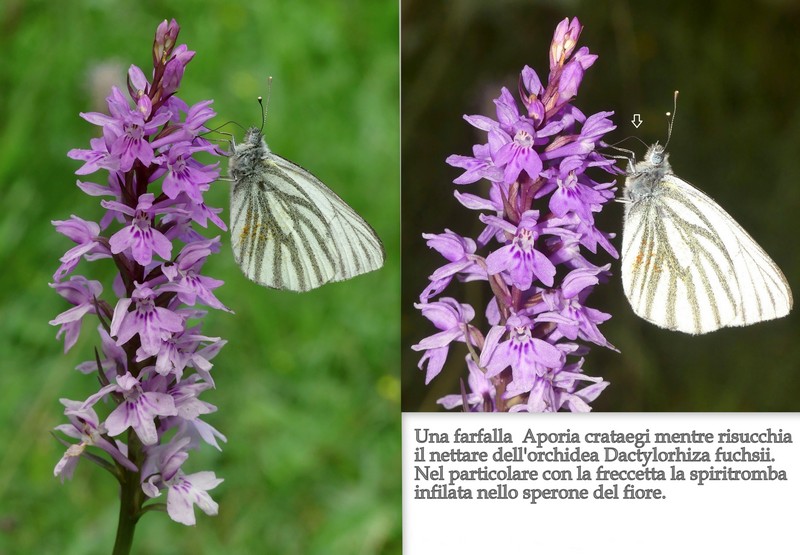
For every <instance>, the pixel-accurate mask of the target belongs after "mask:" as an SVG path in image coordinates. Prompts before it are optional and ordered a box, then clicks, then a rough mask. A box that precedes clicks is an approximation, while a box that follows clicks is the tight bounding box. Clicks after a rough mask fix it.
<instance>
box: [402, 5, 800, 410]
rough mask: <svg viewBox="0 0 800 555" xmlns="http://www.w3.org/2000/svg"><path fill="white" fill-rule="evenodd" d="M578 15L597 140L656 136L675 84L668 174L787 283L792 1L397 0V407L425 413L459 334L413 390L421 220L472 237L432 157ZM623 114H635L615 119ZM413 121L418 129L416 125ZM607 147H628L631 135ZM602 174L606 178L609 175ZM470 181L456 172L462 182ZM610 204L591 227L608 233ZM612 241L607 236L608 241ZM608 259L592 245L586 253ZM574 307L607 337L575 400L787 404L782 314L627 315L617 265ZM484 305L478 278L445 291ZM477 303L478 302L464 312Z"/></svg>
mask: <svg viewBox="0 0 800 555" xmlns="http://www.w3.org/2000/svg"><path fill="white" fill-rule="evenodd" d="M567 16H569V17H573V16H578V18H579V19H580V21H581V22H582V23H583V25H584V30H583V34H582V35H581V38H580V45H582V46H588V47H589V49H590V51H591V52H593V53H595V54H599V56H600V57H599V59H598V60H597V61H596V62H595V64H594V66H592V67H591V68H590V69H589V70H587V72H586V75H585V77H584V80H583V84H582V86H581V89H580V91H579V95H578V98H577V100H576V105H577V106H578V107H579V108H580V109H581V110H582V111H583V112H584V113H585V114H587V115H588V114H591V113H594V112H597V111H600V110H614V111H615V112H616V116H615V117H614V119H615V122H616V124H617V129H616V130H615V131H614V132H613V133H611V134H610V135H609V136H608V137H607V140H608V141H609V142H616V141H619V140H621V139H623V138H626V137H630V136H637V137H640V138H641V139H643V140H644V141H646V142H647V143H648V144H650V143H653V142H655V141H656V140H660V141H661V142H662V144H663V141H664V139H665V138H666V127H667V125H666V118H665V116H664V113H665V112H666V111H668V110H671V109H672V92H673V91H674V90H675V89H678V90H680V92H681V94H680V99H679V102H678V111H677V118H676V120H675V129H674V132H673V135H672V141H671V142H670V145H669V151H670V153H671V158H670V162H671V163H672V167H673V169H674V170H675V172H676V173H677V174H678V175H679V176H681V177H683V178H684V179H686V180H688V181H689V182H691V183H692V184H694V185H695V186H697V187H699V188H701V189H703V190H704V191H706V192H707V193H708V194H710V195H711V196H712V197H713V198H715V199H716V200H717V201H718V202H719V203H720V204H721V205H722V206H723V207H724V208H725V209H726V210H727V211H728V212H730V214H731V215H732V216H733V217H734V218H736V219H737V220H738V221H739V222H740V223H741V224H742V226H743V227H744V228H745V229H746V230H748V231H749V232H750V233H751V234H752V235H753V237H754V238H755V239H756V241H758V243H759V244H761V246H762V247H764V249H765V250H766V251H767V252H768V253H769V254H770V256H772V257H773V259H774V260H775V261H776V262H777V263H778V265H779V266H780V267H781V268H782V269H783V271H784V273H785V274H786V277H787V279H788V280H789V283H790V285H791V287H792V289H793V290H794V293H795V296H797V295H798V294H800V279H798V278H799V277H800V256H798V252H797V251H798V247H797V239H796V236H797V231H796V230H797V228H796V225H797V214H798V209H800V165H798V163H797V162H798V156H800V108H799V107H798V106H800V103H798V101H797V91H798V87H799V86H800V35H798V33H797V29H798V28H800V4H798V3H797V2H790V1H781V0H769V1H767V0H761V1H752V2H727V1H721V0H716V1H710V2H694V1H688V0H682V1H676V2H667V3H665V2H631V1H625V0H611V1H608V2H592V1H578V0H574V1H547V2H541V1H540V2H533V1H522V0H505V1H503V2H482V1H479V0H465V1H461V2H457V3H450V2H429V1H426V0H407V1H404V2H403V6H402V13H401V19H402V22H403V23H402V31H401V34H402V61H401V63H402V80H401V88H402V91H403V94H402V127H403V140H402V172H403V205H402V209H403V260H404V261H413V263H412V262H408V263H404V264H403V279H402V283H403V292H402V314H403V316H402V318H403V323H402V326H401V327H402V345H403V351H402V352H403V354H402V359H403V361H402V365H403V405H402V406H403V410H410V411H413V410H439V408H438V405H436V404H435V401H436V399H437V398H439V397H441V396H443V395H445V394H449V393H457V392H458V391H459V386H458V380H459V378H460V377H462V376H465V375H466V371H465V369H464V363H463V355H464V354H465V353H466V351H465V350H464V348H463V346H459V347H458V348H455V349H453V350H451V355H450V357H449V358H448V365H447V366H446V367H445V369H444V371H443V372H442V374H440V375H439V377H437V378H436V379H435V380H434V381H433V382H432V383H431V385H430V386H429V387H425V386H424V383H423V382H424V373H423V372H421V371H419V370H418V369H417V367H416V365H417V362H418V360H419V353H416V352H413V351H411V350H410V349H409V346H410V345H412V344H413V343H416V342H418V341H419V340H420V339H421V338H423V337H425V336H427V335H430V334H431V333H432V332H433V331H434V328H433V326H432V325H431V324H430V323H429V322H428V320H426V319H425V318H423V317H422V316H421V315H420V314H419V312H417V311H416V310H415V309H414V308H413V306H412V304H413V303H414V302H415V300H416V299H417V298H418V295H419V293H420V292H421V291H422V289H423V288H424V287H425V285H426V284H427V279H426V278H427V276H428V275H430V274H431V273H432V272H433V270H434V269H435V268H437V267H439V266H440V265H441V264H442V258H441V257H440V256H439V255H438V253H436V252H435V251H432V250H429V249H428V248H427V246H426V245H425V242H424V240H423V239H422V238H421V237H420V234H421V233H422V232H431V233H439V232H441V231H442V230H443V229H444V228H445V227H447V228H450V229H452V230H454V231H456V232H459V233H462V234H466V235H471V236H473V237H475V236H476V235H477V231H478V230H479V229H480V227H479V226H480V225H481V224H479V222H478V221H477V217H476V213H475V212H472V211H469V210H467V209H465V208H463V207H462V206H461V205H460V204H459V203H458V202H457V201H456V200H455V199H454V198H453V196H452V191H453V189H454V187H455V186H454V185H453V184H452V180H453V179H454V178H455V177H456V176H458V175H460V174H461V170H459V169H456V168H452V167H450V166H448V165H447V164H446V163H445V161H444V160H445V158H446V157H447V156H448V155H450V154H453V153H457V154H469V153H470V152H471V146H472V144H474V143H476V142H481V143H482V142H485V134H484V133H481V132H479V131H478V130H476V129H474V128H472V127H471V126H470V125H469V124H467V123H466V122H465V121H464V120H463V119H462V114H487V115H490V116H492V117H494V114H495V111H494V105H493V104H492V102H491V101H492V99H493V98H496V97H497V96H498V95H499V91H500V87H501V86H506V87H508V88H509V89H510V90H511V91H512V92H515V91H516V90H517V82H518V76H519V72H520V70H521V69H522V68H523V66H524V65H525V64H528V65H530V66H531V67H533V68H534V69H535V70H536V71H537V72H538V74H539V76H540V77H541V78H542V80H545V79H546V78H547V72H548V49H549V44H550V40H551V38H552V35H553V31H554V29H555V27H556V25H557V24H558V22H559V21H560V20H562V19H563V18H564V17H567ZM637 112H638V113H640V114H641V116H642V119H643V120H644V124H643V125H642V126H641V127H640V128H639V129H636V128H634V127H633V125H632V124H631V123H630V120H631V117H632V115H633V114H634V113H637ZM420 131H422V132H420ZM621 146H624V147H627V148H631V149H634V150H635V151H636V152H637V153H638V155H639V156H640V157H641V156H642V154H643V153H644V147H643V146H642V145H641V144H640V143H639V142H638V141H635V140H628V141H626V142H625V143H623V144H622V145H621ZM621 184H622V181H621V180H620V182H619V185H620V186H621ZM481 187H483V186H482V185H478V184H476V185H474V186H462V187H461V190H463V191H471V192H477V191H478V190H480V188H481ZM622 211H623V207H622V205H620V204H618V203H614V204H611V205H608V206H607V207H606V208H605V210H604V211H603V214H602V218H601V219H600V220H599V222H598V227H599V228H600V229H603V230H605V231H610V232H615V233H617V234H619V233H620V232H621V230H622ZM614 243H615V245H617V247H619V245H620V237H619V235H618V236H617V238H616V239H615V240H614ZM593 259H594V260H595V261H596V262H597V263H598V264H604V263H606V262H611V259H610V258H609V257H608V256H607V255H606V256H603V255H601V256H596V257H594V258H593ZM612 270H613V272H614V274H615V275H614V276H613V277H612V280H611V282H610V283H609V284H608V285H606V286H603V287H599V288H597V289H596V290H595V293H593V296H592V297H590V303H589V304H590V305H591V306H595V307H597V308H600V309H601V310H604V311H605V312H610V313H611V314H613V318H612V320H610V321H609V322H607V323H606V324H604V325H603V326H602V327H601V330H602V332H603V333H604V334H605V336H606V337H607V338H608V340H609V341H611V342H612V343H613V344H614V345H616V346H617V347H618V348H619V349H620V350H621V351H622V352H621V354H617V353H614V352H611V351H607V350H603V349H600V348H593V349H592V352H591V353H590V354H589V356H588V357H587V359H586V363H585V364H584V369H585V371H586V373H587V374H589V375H592V376H603V377H604V378H605V379H607V380H609V381H610V382H611V385H610V386H609V387H608V389H606V390H605V391H604V392H603V394H602V395H601V396H600V398H599V399H598V400H597V401H596V402H595V403H593V406H594V408H595V410H605V411H792V410H797V409H798V408H800V400H799V399H800V372H799V370H800V341H798V332H799V331H800V317H799V316H798V313H797V309H795V311H794V312H793V313H791V314H790V315H789V316H788V317H787V318H783V319H781V320H777V321H773V322H768V323H761V324H757V325H754V326H750V327H746V328H734V329H724V330H720V331H717V332H714V333H711V334H708V335H705V336H698V337H692V336H688V335H684V334H680V333H676V332H670V331H666V330H662V329H659V328H657V327H655V326H653V325H651V324H648V323H647V322H645V321H643V320H640V319H639V318H637V317H636V316H635V315H634V314H633V312H632V310H631V308H630V306H629V304H628V302H627V300H626V299H625V296H624V294H623V292H622V286H621V283H620V280H619V262H618V261H613V263H612ZM445 295H447V296H454V297H456V298H459V299H461V300H462V302H470V303H472V304H473V306H476V307H480V306H485V305H486V302H487V301H488V296H487V290H486V289H483V288H482V287H481V286H480V285H478V284H475V283H473V284H466V286H465V287H462V288H458V287H456V288H453V286H452V285H451V288H450V289H448V290H447V291H446V292H445ZM477 312H478V314H479V315H480V314H481V312H482V311H481V309H480V308H478V309H477Z"/></svg>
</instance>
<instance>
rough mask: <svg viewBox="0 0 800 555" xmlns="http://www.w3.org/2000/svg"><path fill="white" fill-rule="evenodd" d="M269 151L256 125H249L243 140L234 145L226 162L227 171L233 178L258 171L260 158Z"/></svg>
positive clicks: (264, 156)
mask: <svg viewBox="0 0 800 555" xmlns="http://www.w3.org/2000/svg"><path fill="white" fill-rule="evenodd" d="M268 153H269V148H268V147H267V143H266V142H265V141H264V135H263V133H262V132H261V130H260V129H259V128H258V127H250V128H249V129H248V130H247V132H246V133H245V134H244V140H243V141H242V142H241V143H238V144H236V145H234V147H233V155H232V156H231V158H230V161H229V162H228V171H229V173H230V175H231V177H232V178H233V179H234V180H237V179H240V178H241V177H243V176H245V175H248V174H252V173H255V172H258V171H260V170H259V165H260V163H261V160H263V159H264V158H266V156H267V154H268Z"/></svg>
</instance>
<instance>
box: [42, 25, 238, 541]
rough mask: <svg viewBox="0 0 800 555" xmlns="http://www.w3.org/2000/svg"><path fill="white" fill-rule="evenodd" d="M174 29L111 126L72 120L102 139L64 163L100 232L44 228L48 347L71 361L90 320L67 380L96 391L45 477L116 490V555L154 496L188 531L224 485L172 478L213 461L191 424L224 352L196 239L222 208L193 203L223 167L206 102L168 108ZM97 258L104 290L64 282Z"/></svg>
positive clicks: (210, 509)
mask: <svg viewBox="0 0 800 555" xmlns="http://www.w3.org/2000/svg"><path fill="white" fill-rule="evenodd" d="M179 30H180V29H179V26H178V24H177V23H176V22H175V21H174V20H173V21H171V22H167V21H164V22H163V23H161V25H159V26H158V29H157V31H156V38H155V41H154V44H153V64H154V66H153V69H152V72H151V74H150V75H151V77H149V78H148V76H147V74H146V72H145V71H143V70H142V69H140V68H138V67H136V66H131V67H130V69H129V71H128V80H127V81H128V82H127V93H128V94H127V95H126V94H125V93H124V92H123V90H121V89H119V88H117V87H114V88H113V89H112V91H111V95H110V96H109V97H108V99H107V100H108V114H101V113H86V114H81V116H82V117H83V118H84V119H85V120H87V121H89V122H90V123H93V124H95V125H98V126H100V128H101V132H102V137H98V138H95V139H92V140H91V141H90V148H89V149H74V150H71V151H70V152H69V153H68V155H69V156H70V157H71V158H73V159H75V160H79V161H81V162H83V165H82V166H81V167H80V168H79V169H78V170H77V172H76V173H78V174H80V175H86V174H90V173H93V172H97V171H103V172H106V173H107V176H105V177H103V176H101V177H99V178H98V180H97V182H96V183H92V182H81V181H79V182H78V187H79V189H80V190H81V191H83V192H84V193H86V194H88V195H90V196H94V197H106V198H104V199H103V200H101V201H100V204H101V206H102V207H103V208H104V209H105V210H106V213H105V215H104V216H103V217H102V219H101V220H100V222H99V223H98V222H92V221H87V220H84V219H82V218H80V217H78V216H71V217H70V219H68V220H58V221H54V222H53V225H54V226H55V228H56V231H57V232H58V233H61V234H62V235H64V236H66V237H67V238H69V239H70V240H71V241H72V242H73V243H74V246H72V248H70V249H69V250H68V251H67V252H66V253H65V254H64V256H62V257H61V259H60V263H61V265H60V266H59V267H58V269H57V270H56V272H55V275H54V276H53V277H54V283H52V284H51V287H53V288H54V289H55V290H56V291H57V292H58V293H59V294H60V295H61V296H62V297H64V299H65V300H66V301H67V302H68V303H69V304H70V305H71V308H69V309H68V310H66V311H64V312H63V313H61V314H59V315H58V316H57V317H56V318H55V319H53V320H52V321H51V322H50V323H51V324H52V325H55V326H60V329H59V332H58V334H57V337H62V336H63V337H64V349H65V350H69V349H70V348H73V347H75V346H76V344H77V343H78V340H79V335H80V332H81V324H82V322H83V320H84V319H87V317H92V318H91V319H95V318H96V320H95V322H96V324H97V327H96V329H97V331H98V337H96V339H95V342H96V344H97V348H96V349H95V358H94V360H93V361H90V362H85V363H83V364H81V365H79V366H78V370H79V371H81V372H82V373H85V374H86V373H96V376H97V381H99V383H100V388H99V390H97V391H96V392H95V393H94V394H92V395H89V396H88V397H87V398H86V399H85V400H84V401H71V400H62V402H63V403H64V405H65V407H66V409H65V411H64V414H65V415H66V417H67V419H68V421H69V424H64V425H61V426H58V427H57V428H56V430H57V431H58V432H60V433H61V434H62V436H63V437H64V438H65V439H62V442H63V443H64V444H65V445H66V446H67V450H66V453H65V455H64V456H63V457H62V459H61V460H60V461H59V462H58V464H57V465H56V467H55V471H54V473H55V475H56V476H59V477H61V479H62V480H63V479H67V478H70V477H71V476H72V474H73V472H74V471H75V469H76V466H77V464H78V462H79V461H80V460H89V461H92V462H94V463H96V464H98V465H99V466H100V467H102V468H104V469H106V470H109V471H110V472H111V474H113V475H114V476H115V477H116V478H117V479H118V480H119V482H120V484H121V488H120V489H121V493H120V495H121V503H120V519H119V527H120V528H119V530H118V533H117V545H116V546H115V549H114V552H115V553H123V552H124V553H127V552H128V551H129V550H130V546H131V542H132V539H133V531H134V527H135V524H136V522H137V521H138V519H139V517H140V516H141V515H142V514H143V513H144V512H146V511H149V510H150V509H151V508H153V507H154V506H158V505H160V504H162V501H159V500H158V498H159V497H161V494H162V493H164V492H166V493H167V495H166V504H165V505H164V506H163V508H164V509H165V510H166V512H167V514H168V515H169V516H170V517H171V518H172V519H173V520H175V521H177V522H181V523H183V524H187V525H192V524H195V515H194V511H193V506H194V505H197V506H198V507H200V509H202V510H203V511H204V512H205V513H206V514H209V515H213V514H216V512H217V504H216V503H215V502H214V501H213V500H212V499H211V497H210V495H209V493H208V490H210V489H213V488H214V487H216V486H217V485H218V484H219V483H221V482H222V480H221V479H219V478H217V477H216V476H215V474H214V472H211V471H200V472H191V473H190V472H189V471H188V470H186V469H185V468H184V467H183V465H184V463H186V462H187V461H188V460H189V453H190V451H191V450H193V449H197V448H198V447H199V446H200V445H201V444H202V443H207V444H209V445H211V446H213V447H216V448H217V449H219V443H218V440H222V441H225V436H223V435H222V434H221V433H219V432H218V431H217V430H215V429H214V428H213V427H211V426H210V425H208V424H207V423H206V422H204V421H203V419H202V418H203V417H204V416H205V415H206V414H209V413H211V412H214V411H215V410H216V407H214V406H213V405H211V404H209V403H206V402H204V401H201V400H200V399H199V396H200V395H201V394H202V393H203V392H204V391H206V390H207V389H209V388H212V387H213V386H214V381H213V379H212V377H211V370H212V367H213V364H212V363H211V362H210V360H211V359H212V358H213V357H214V356H215V355H216V354H217V353H218V352H219V350H220V348H222V346H223V345H224V344H225V341H224V340H223V339H221V338H219V337H209V336H206V335H205V334H203V332H202V327H203V317H204V316H205V314H206V311H205V310H202V309H201V308H202V307H208V308H210V309H217V310H225V311H228V309H227V308H226V307H225V305H223V304H222V302H221V301H220V300H219V299H218V298H217V296H216V293H215V291H214V290H217V289H218V288H219V287H220V286H221V285H222V281H220V280H217V279H214V278H212V277H210V276H206V275H204V274H203V265H204V264H205V262H206V260H207V259H208V257H209V256H210V255H212V254H214V253H216V252H218V251H219V250H220V247H219V245H220V241H219V238H218V237H217V238H214V239H208V238H206V237H204V236H202V235H201V234H200V233H199V232H198V231H197V230H196V229H195V227H196V226H197V225H200V226H203V227H206V226H208V225H209V222H210V223H212V224H214V225H216V226H217V227H219V228H220V229H223V230H224V229H225V224H224V223H223V222H222V220H221V219H220V218H219V217H218V216H217V214H218V213H219V211H220V210H219V209H217V208H213V207H209V206H207V205H206V204H205V202H204V199H203V194H204V193H205V192H206V191H208V189H209V185H210V183H212V182H213V181H214V180H216V179H217V178H218V177H219V168H218V164H216V163H214V164H204V163H201V162H199V161H198V160H197V158H196V156H197V155H198V154H200V153H207V154H209V155H212V156H218V155H220V152H219V151H218V149H217V148H216V147H215V146H214V145H212V144H211V143H209V142H208V141H207V140H206V139H204V138H202V137H201V134H203V133H204V132H206V131H207V128H206V127H205V125H204V124H205V123H206V122H207V121H208V120H209V119H210V118H212V117H213V116H214V115H215V114H214V112H213V110H211V108H210V104H211V101H203V102H199V103H197V104H195V105H194V106H189V105H187V104H186V103H185V102H183V101H182V100H181V99H180V98H178V97H177V96H175V93H176V92H177V90H178V85H179V84H180V80H181V78H182V76H183V74H184V71H185V68H186V65H187V64H188V63H189V61H191V59H192V58H193V57H194V52H192V51H190V50H188V48H187V47H186V45H178V44H177V43H176V40H177V37H178V32H179ZM98 259H112V260H113V263H114V264H115V265H116V268H117V270H118V274H117V276H116V278H115V279H114V280H113V283H109V284H106V285H105V286H104V285H103V284H101V283H100V282H99V281H96V280H90V279H87V278H86V277H84V276H82V275H77V274H74V272H75V271H77V270H78V269H79V268H80V266H81V265H82V264H84V263H86V262H92V261H94V260H98ZM88 269H89V268H87V270H88ZM161 499H162V500H163V499H164V497H161ZM145 502H147V503H148V504H147V505H145V504H144V503H145Z"/></svg>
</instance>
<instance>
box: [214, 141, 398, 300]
mask: <svg viewBox="0 0 800 555" xmlns="http://www.w3.org/2000/svg"><path fill="white" fill-rule="evenodd" d="M228 171H229V173H230V177H231V179H232V180H233V187H232V189H231V245H232V247H233V254H234V257H235V258H236V263H237V264H239V267H240V268H241V269H242V271H243V272H244V274H245V275H246V276H247V277H248V278H249V279H251V280H253V281H255V282H256V283H259V284H261V285H266V286H267V287H274V288H276V289H288V290H291V291H308V290H310V289H314V288H316V287H319V286H321V285H324V284H326V283H330V282H333V281H341V280H345V279H349V278H351V277H354V276H357V275H359V274H363V273H365V272H371V271H372V270H377V269H378V268H380V267H381V266H383V260H384V250H383V245H382V244H381V241H380V239H378V236H377V235H376V234H375V231H374V230H373V229H372V228H371V227H370V225H369V224H368V223H367V222H365V221H364V220H363V219H362V218H361V216H359V215H358V214H357V213H356V212H355V210H353V209H352V208H350V206H348V205H347V203H345V202H344V201H343V200H342V199H341V198H339V197H338V196H337V195H336V193H334V192H333V191H331V190H330V189H328V187H326V186H325V185H324V184H323V183H322V182H321V181H320V180H319V179H317V178H316V177H314V176H313V175H311V173H310V172H308V171H306V170H304V169H303V168H301V167H300V166H298V165H297V164H293V163H292V162H290V161H289V160H286V159H285V158H281V157H280V156H278V155H276V154H274V153H272V152H271V151H270V150H269V148H268V147H267V143H266V142H265V141H264V138H263V136H262V133H261V130H259V129H257V128H255V127H251V128H250V129H248V130H247V133H246V134H245V138H244V142H243V143H240V144H234V145H233V154H232V156H231V158H230V161H229V164H228Z"/></svg>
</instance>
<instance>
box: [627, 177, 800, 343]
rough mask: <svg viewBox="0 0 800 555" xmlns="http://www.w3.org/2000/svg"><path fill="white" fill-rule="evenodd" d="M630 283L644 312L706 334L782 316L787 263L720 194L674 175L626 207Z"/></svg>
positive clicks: (787, 305) (787, 298) (788, 303)
mask: <svg viewBox="0 0 800 555" xmlns="http://www.w3.org/2000/svg"><path fill="white" fill-rule="evenodd" d="M622 284H623V289H624V290H625V295H626V296H627V297H628V300H629V301H630V303H631V306H632V307H633V310H634V312H635V313H636V314H637V315H639V316H640V317H642V318H644V319H645V320H648V321H650V322H652V323H654V324H656V325H658V326H661V327H664V328H668V329H671V330H678V331H682V332H685V333H691V334H701V333H707V332H710V331H714V330H717V329H719V328H722V327H726V326H746V325H749V324H753V323H756V322H761V321H764V320H772V319H774V318H780V317H782V316H785V315H786V314H788V313H789V311H790V310H791V308H792V293H791V291H790V289H789V285H788V283H787V282H786V278H785V277H784V275H783V273H782V272H781V270H780V269H779V268H778V266H777V265H776V264H775V262H773V261H772V259H771V258H770V257H769V256H768V255H767V253H766V252H764V249H762V248H761V247H760V246H759V245H758V244H757V243H756V242H755V241H754V240H753V238H752V237H750V235H749V234H748V233H747V232H746V231H745V230H744V229H742V227H741V226H740V225H739V224H738V223H736V221H735V220H734V219H733V218H731V216H730V215H729V214H728V213H727V212H725V210H723V209H722V208H721V207H720V206H719V205H718V204H717V203H716V202H714V200H712V199H711V198H710V197H709V196H708V195H706V194H705V193H703V192H702V191H700V190H698V189H696V188H694V187H692V186H691V185H690V184H689V183H687V182H686V181H684V180H682V179H680V178H678V177H676V176H675V175H673V174H667V175H665V176H664V177H663V179H662V180H661V181H660V183H659V186H658V187H657V190H656V191H655V193H654V194H653V195H651V196H649V197H647V198H643V199H640V200H638V201H637V202H633V203H630V204H629V205H628V207H627V209H626V215H625V224H624V230H623V244H622Z"/></svg>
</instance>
